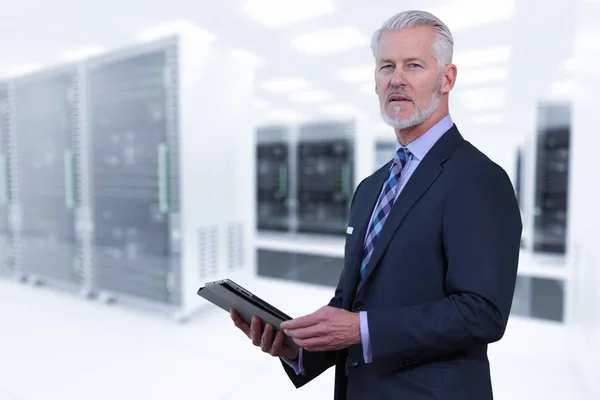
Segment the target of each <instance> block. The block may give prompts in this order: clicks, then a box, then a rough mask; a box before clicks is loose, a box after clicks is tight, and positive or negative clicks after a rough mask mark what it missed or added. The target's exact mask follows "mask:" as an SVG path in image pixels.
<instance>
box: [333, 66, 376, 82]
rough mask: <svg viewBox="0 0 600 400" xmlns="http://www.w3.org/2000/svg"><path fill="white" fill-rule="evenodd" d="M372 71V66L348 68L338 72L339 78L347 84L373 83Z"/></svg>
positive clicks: (373, 75)
mask: <svg viewBox="0 0 600 400" xmlns="http://www.w3.org/2000/svg"><path fill="white" fill-rule="evenodd" d="M374 71H375V69H374V68H373V66H360V67H350V68H346V69H344V70H342V71H340V73H339V77H340V79H342V80H344V81H347V82H374V80H375V74H374Z"/></svg>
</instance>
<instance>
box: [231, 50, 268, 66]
mask: <svg viewBox="0 0 600 400" xmlns="http://www.w3.org/2000/svg"><path fill="white" fill-rule="evenodd" d="M229 53H230V54H231V55H233V56H234V57H238V58H239V59H241V60H244V61H247V62H249V63H250V64H251V65H253V66H260V65H263V64H264V62H265V60H264V59H263V58H262V57H260V56H258V55H257V54H254V53H252V52H251V51H248V50H246V49H231V50H229Z"/></svg>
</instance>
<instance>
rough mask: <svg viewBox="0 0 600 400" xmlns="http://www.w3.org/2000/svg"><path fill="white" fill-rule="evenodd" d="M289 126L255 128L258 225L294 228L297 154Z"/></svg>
mask: <svg viewBox="0 0 600 400" xmlns="http://www.w3.org/2000/svg"><path fill="white" fill-rule="evenodd" d="M291 146H292V144H291V140H290V129H289V128H288V127H286V126H262V127H259V128H258V129H257V132H256V162H257V164H256V201H257V203H256V204H257V215H256V220H257V228H258V229H259V230H265V231H277V232H288V231H290V230H291V229H292V223H293V222H292V214H291V207H290V206H291V202H292V198H293V196H294V195H293V193H292V187H293V186H292V184H291V182H290V180H291V179H292V176H291V172H292V171H291V169H290V167H291V165H292V160H293V159H294V158H295V157H294V154H293V152H292V151H291V150H292V147H291Z"/></svg>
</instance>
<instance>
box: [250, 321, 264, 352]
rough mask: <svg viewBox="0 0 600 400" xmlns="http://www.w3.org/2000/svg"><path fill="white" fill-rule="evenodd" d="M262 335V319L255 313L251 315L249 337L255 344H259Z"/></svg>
mask: <svg viewBox="0 0 600 400" xmlns="http://www.w3.org/2000/svg"><path fill="white" fill-rule="evenodd" d="M261 336H262V321H261V320H260V318H258V317H257V316H256V315H253V316H252V324H251V325H250V339H252V343H253V344H254V345H255V346H260V338H261Z"/></svg>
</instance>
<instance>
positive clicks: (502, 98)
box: [458, 87, 508, 110]
mask: <svg viewBox="0 0 600 400" xmlns="http://www.w3.org/2000/svg"><path fill="white" fill-rule="evenodd" d="M458 97H459V99H460V101H461V103H463V106H464V108H465V109H467V110H490V109H497V108H501V107H504V105H505V103H506V98H507V97H508V87H492V88H481V89H472V90H467V91H460V92H459V93H458Z"/></svg>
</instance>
